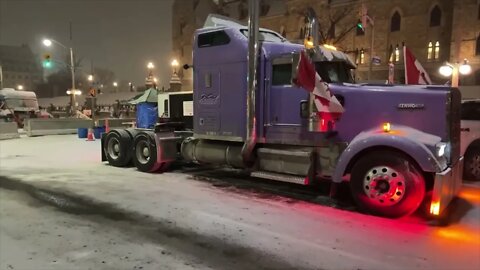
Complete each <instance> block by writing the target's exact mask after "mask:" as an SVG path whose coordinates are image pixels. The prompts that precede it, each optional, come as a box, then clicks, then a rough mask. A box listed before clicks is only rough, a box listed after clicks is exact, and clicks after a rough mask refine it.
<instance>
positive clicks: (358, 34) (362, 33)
mask: <svg viewBox="0 0 480 270" xmlns="http://www.w3.org/2000/svg"><path fill="white" fill-rule="evenodd" d="M361 24H362V21H360V20H358V21H357V36H363V35H365V31H363V29H362V28H360V27H358V26H359V25H361ZM362 27H364V26H363V25H362Z"/></svg>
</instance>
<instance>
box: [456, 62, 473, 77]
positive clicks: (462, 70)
mask: <svg viewBox="0 0 480 270" xmlns="http://www.w3.org/2000/svg"><path fill="white" fill-rule="evenodd" d="M458 71H459V72H460V74H462V75H468V74H470V73H472V66H470V65H469V64H468V60H467V59H463V64H462V65H460V67H459V68H458Z"/></svg>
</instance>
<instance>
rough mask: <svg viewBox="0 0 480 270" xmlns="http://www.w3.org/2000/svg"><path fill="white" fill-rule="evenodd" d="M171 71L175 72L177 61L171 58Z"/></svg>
mask: <svg viewBox="0 0 480 270" xmlns="http://www.w3.org/2000/svg"><path fill="white" fill-rule="evenodd" d="M172 67H173V73H175V74H176V73H177V67H178V61H177V59H173V60H172Z"/></svg>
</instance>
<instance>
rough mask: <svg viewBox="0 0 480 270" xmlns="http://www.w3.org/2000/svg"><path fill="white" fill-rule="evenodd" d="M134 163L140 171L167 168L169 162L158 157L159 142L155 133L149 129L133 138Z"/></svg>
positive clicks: (154, 170)
mask: <svg viewBox="0 0 480 270" xmlns="http://www.w3.org/2000/svg"><path fill="white" fill-rule="evenodd" d="M132 149H133V151H132V157H133V163H134V164H135V167H137V169H138V170H139V171H142V172H150V173H151V172H156V171H160V170H165V169H166V168H167V166H168V164H167V163H165V162H163V163H161V162H159V161H158V159H157V143H156V141H155V133H153V132H149V131H143V132H139V133H138V134H137V136H135V138H134V139H133V148H132Z"/></svg>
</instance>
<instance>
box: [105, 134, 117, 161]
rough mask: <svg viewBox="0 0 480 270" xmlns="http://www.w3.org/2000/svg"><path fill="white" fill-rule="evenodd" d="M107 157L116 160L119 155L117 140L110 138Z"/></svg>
mask: <svg viewBox="0 0 480 270" xmlns="http://www.w3.org/2000/svg"><path fill="white" fill-rule="evenodd" d="M107 152H108V155H109V156H110V157H111V158H113V159H118V156H119V155H120V142H119V141H118V139H117V138H111V139H110V140H109V141H108V144H107Z"/></svg>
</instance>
